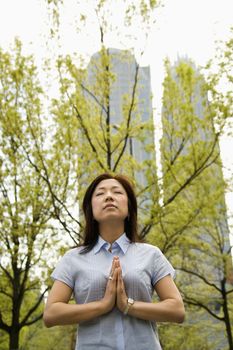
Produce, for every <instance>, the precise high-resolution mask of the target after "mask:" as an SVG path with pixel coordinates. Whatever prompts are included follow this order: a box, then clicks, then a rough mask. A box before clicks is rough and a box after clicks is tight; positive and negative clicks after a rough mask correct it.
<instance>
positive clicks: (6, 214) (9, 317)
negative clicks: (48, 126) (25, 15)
mask: <svg viewBox="0 0 233 350" xmlns="http://www.w3.org/2000/svg"><path fill="white" fill-rule="evenodd" d="M0 67H1V69H0V71H1V72H0V135H1V136H0V140H1V141H0V144H1V150H0V213H1V221H0V227H1V229H0V240H1V247H0V253H1V262H0V276H1V278H0V296H1V299H0V329H1V331H3V332H6V333H7V334H8V337H9V349H11V350H13V349H18V348H19V335H20V332H21V330H22V329H23V328H24V327H26V326H29V325H31V324H34V323H35V322H37V321H38V320H39V319H41V318H42V306H43V300H44V296H45V293H46V291H47V290H48V287H45V286H44V285H43V283H42V279H41V274H42V273H43V267H44V264H45V260H46V258H45V256H44V255H43V253H44V250H45V249H46V248H47V247H48V245H49V241H50V237H49V236H50V235H53V233H51V232H50V233H49V227H48V225H47V223H48V221H49V220H50V219H51V217H52V216H53V213H52V211H51V199H50V196H49V191H48V190H47V189H46V188H45V186H44V182H43V181H42V178H41V177H40V176H38V174H37V173H36V172H35V171H34V169H33V167H32V166H31V165H30V163H29V162H28V161H27V159H26V158H25V150H26V151H27V152H29V150H30V152H31V155H32V157H33V158H34V159H35V158H36V157H37V155H36V153H35V149H36V147H35V143H34V142H33V140H32V137H31V135H32V134H33V135H34V136H35V138H36V139H37V142H38V144H43V142H44V138H43V137H44V134H43V129H42V123H41V121H40V118H39V116H40V114H41V113H42V107H41V100H40V98H41V96H42V90H41V87H40V85H39V82H38V79H37V73H36V68H35V66H34V63H33V60H32V57H24V56H23V55H22V46H21V44H20V42H19V41H18V40H16V42H15V48H14V52H13V53H12V54H10V53H6V52H3V51H2V50H0Z"/></svg>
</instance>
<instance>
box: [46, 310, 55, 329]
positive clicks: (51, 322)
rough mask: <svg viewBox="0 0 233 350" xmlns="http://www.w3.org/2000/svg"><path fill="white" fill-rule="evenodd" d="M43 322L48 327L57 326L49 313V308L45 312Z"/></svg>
mask: <svg viewBox="0 0 233 350" xmlns="http://www.w3.org/2000/svg"><path fill="white" fill-rule="evenodd" d="M43 322H44V325H45V327H46V328H50V327H53V326H55V324H54V323H53V320H52V317H51V316H50V315H49V312H48V310H45V311H44V314H43Z"/></svg>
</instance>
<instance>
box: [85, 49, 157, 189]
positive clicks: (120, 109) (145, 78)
mask: <svg viewBox="0 0 233 350" xmlns="http://www.w3.org/2000/svg"><path fill="white" fill-rule="evenodd" d="M105 60H106V61H105ZM104 65H105V67H106V71H107V72H108V73H109V74H108V75H107V74H106V76H105V82H106V80H107V83H106V85H105V88H106V90H107V91H106V94H105V92H104V91H102V97H100V99H101V102H100V100H99V101H98V104H99V112H100V113H105V114H106V116H105V119H106V120H107V123H108V124H109V128H110V130H111V131H110V132H112V135H113V137H114V134H116V131H117V130H120V129H121V128H122V127H123V125H124V128H125V130H126V133H127V132H128V134H129V136H128V141H127V146H126V152H127V153H128V154H129V155H131V156H132V157H133V158H135V159H136V161H137V162H138V163H142V162H143V161H145V160H153V159H155V151H154V132H153V127H152V128H151V130H149V131H147V132H146V137H142V138H141V139H140V130H139V131H138V130H137V125H139V124H140V127H141V129H142V131H141V135H142V134H143V133H145V131H144V130H143V127H144V125H146V124H148V123H149V122H150V123H151V125H152V123H153V122H152V120H153V119H152V100H151V83H150V68H149V67H140V66H139V65H138V63H137V62H136V59H135V57H134V56H133V55H132V54H131V53H130V52H129V51H127V50H119V49H113V48H111V49H107V51H106V55H105V57H104V58H103V54H102V53H101V52H98V53H96V54H94V55H93V56H92V57H91V60H90V62H89V64H88V67H87V72H88V75H87V80H88V83H89V85H90V86H92V88H93V87H94V86H95V84H96V82H97V81H98V79H100V76H101V74H102V72H101V69H102V68H103V66H104ZM100 67H101V69H100ZM88 95H89V98H90V99H92V100H93V103H95V104H96V100H95V99H93V95H92V96H91V94H88ZM103 96H105V99H104V97H103ZM95 97H96V94H95ZM101 109H102V111H101ZM127 123H128V125H127ZM107 127H108V126H107ZM127 128H128V130H127ZM133 128H135V130H136V131H135V132H134V131H133ZM134 134H135V135H136V136H135V137H134ZM109 142H113V141H112V140H109ZM122 142H124V141H122ZM147 145H151V146H152V149H153V152H151V151H148V150H146V148H147ZM113 158H114V152H113ZM115 160H116V158H115ZM113 162H114V160H113ZM111 165H112V164H111ZM113 168H114V166H113ZM134 176H136V178H137V179H138V182H139V183H141V184H142V185H145V183H146V179H145V176H144V174H143V171H138V172H136V173H135V174H134Z"/></svg>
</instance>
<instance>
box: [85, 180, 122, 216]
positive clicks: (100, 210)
mask: <svg viewBox="0 0 233 350" xmlns="http://www.w3.org/2000/svg"><path fill="white" fill-rule="evenodd" d="M91 205H92V212H93V216H94V219H95V220H96V221H97V222H99V223H101V222H106V221H112V220H114V221H116V220H117V221H118V220H119V221H120V222H122V221H124V220H125V218H126V217H127V215H128V196H127V193H126V191H125V189H124V187H123V186H122V185H121V184H120V182H118V181H117V180H115V179H107V180H102V181H101V182H100V183H99V184H98V185H97V186H96V188H95V190H94V193H93V195H92V200H91Z"/></svg>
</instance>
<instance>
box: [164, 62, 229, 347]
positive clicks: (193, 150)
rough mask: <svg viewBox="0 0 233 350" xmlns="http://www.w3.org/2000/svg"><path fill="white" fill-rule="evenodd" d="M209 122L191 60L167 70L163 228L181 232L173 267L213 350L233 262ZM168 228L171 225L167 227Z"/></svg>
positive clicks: (219, 338) (220, 335)
mask: <svg viewBox="0 0 233 350" xmlns="http://www.w3.org/2000/svg"><path fill="white" fill-rule="evenodd" d="M214 118H215V110H214V108H213V106H212V105H211V103H210V102H209V101H208V98H207V90H206V84H205V79H204V77H203V76H202V75H201V73H200V71H199V69H198V68H197V67H195V65H194V64H193V63H192V62H191V61H190V60H188V59H182V60H181V59H180V60H179V61H178V62H177V63H176V64H175V65H174V66H171V65H167V76H166V78H165V81H164V96H163V111H162V125H163V139H162V143H161V159H162V168H163V185H164V186H163V190H164V202H165V203H166V204H168V205H167V207H168V210H167V214H166V216H165V219H164V223H163V229H164V231H165V232H168V231H170V232H173V233H171V237H173V236H174V232H179V236H178V239H179V250H178V251H177V253H176V254H175V255H176V256H175V257H174V261H175V264H176V267H177V268H178V269H179V270H181V274H180V275H179V278H180V283H181V289H182V291H183V293H184V295H185V299H186V301H187V303H190V305H196V306H197V307H198V308H199V309H198V308H197V309H196V310H200V308H202V310H206V313H205V316H204V317H203V319H202V320H203V321H204V322H205V325H208V326H207V327H206V334H209V336H208V337H207V338H206V341H207V342H208V341H209V340H211V341H213V345H212V349H219V348H220V347H219V346H220V345H221V346H222V347H221V348H223V347H224V346H223V344H225V343H226V342H227V341H226V339H227V338H228V332H229V322H228V321H227V319H228V318H229V315H228V312H229V295H228V294H227V293H228V291H229V290H230V289H232V286H230V283H232V281H231V276H232V275H231V274H232V260H231V250H230V242H229V227H228V222H227V211H226V204H225V196H224V189H225V184H224V179H223V173H222V164H221V159H220V152H219V144H218V133H217V132H216V130H215V125H214ZM169 203H171V205H169ZM169 206H170V210H169ZM175 218H176V220H177V221H175ZM167 222H170V223H171V222H173V224H172V225H171V224H170V226H169V225H167V226H169V227H167V228H166V223H167ZM227 305H228V306H227ZM222 313H223V314H224V324H223V322H222V321H220V318H219V322H218V325H219V327H220V329H221V330H222V331H220V332H217V333H216V328H215V327H216V320H217V319H218V317H219V315H220V314H222ZM189 321H190V322H191V323H192V324H195V322H196V324H200V321H201V317H200V314H199V313H198V312H195V313H194V312H192V317H191V318H190V320H189ZM207 321H208V322H209V323H208V322H207ZM211 324H212V325H213V328H212V331H211ZM224 328H225V329H224ZM224 330H225V332H226V333H225V336H224ZM202 331H203V329H202ZM211 332H212V333H211Z"/></svg>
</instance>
